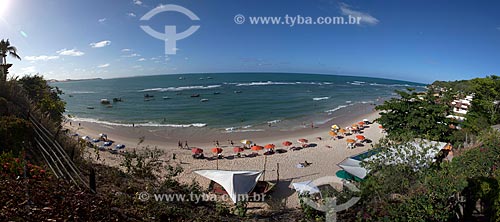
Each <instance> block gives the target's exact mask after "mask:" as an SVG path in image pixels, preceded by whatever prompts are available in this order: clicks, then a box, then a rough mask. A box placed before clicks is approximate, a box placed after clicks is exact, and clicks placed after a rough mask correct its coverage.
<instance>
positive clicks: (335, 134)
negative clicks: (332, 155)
mask: <svg viewBox="0 0 500 222" xmlns="http://www.w3.org/2000/svg"><path fill="white" fill-rule="evenodd" d="M328 134H330V136H337V133H336V132H333V131H330V132H328Z"/></svg>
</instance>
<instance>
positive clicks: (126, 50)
mask: <svg viewBox="0 0 500 222" xmlns="http://www.w3.org/2000/svg"><path fill="white" fill-rule="evenodd" d="M130 51H132V50H131V49H122V52H130Z"/></svg>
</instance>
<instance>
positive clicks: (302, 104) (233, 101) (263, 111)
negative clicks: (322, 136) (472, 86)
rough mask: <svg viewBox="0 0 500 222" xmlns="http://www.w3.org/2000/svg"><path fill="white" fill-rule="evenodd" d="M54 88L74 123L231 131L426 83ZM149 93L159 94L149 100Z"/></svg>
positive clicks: (144, 82) (228, 79) (320, 79)
mask: <svg viewBox="0 0 500 222" xmlns="http://www.w3.org/2000/svg"><path fill="white" fill-rule="evenodd" d="M52 85H54V86H57V87H59V88H60V89H61V90H62V91H63V92H64V95H63V96H62V97H63V99H64V100H65V101H66V103H67V105H66V114H69V115H71V116H72V119H73V120H75V121H88V122H97V123H103V124H108V125H117V126H131V124H132V123H134V124H135V125H137V126H150V127H207V128H211V129H220V130H222V131H224V132H245V131H260V130H262V129H263V126H267V125H268V124H269V123H271V125H273V126H274V125H277V126H279V125H283V126H288V125H290V124H287V123H291V122H294V123H297V122H306V121H307V123H309V121H310V122H314V123H315V124H321V123H324V122H326V121H328V120H329V119H331V118H332V116H334V115H335V112H336V111H338V110H340V109H349V108H350V107H354V105H356V104H378V103H379V102H380V101H381V100H383V99H388V98H390V97H394V96H395V94H394V90H396V89H405V88H407V87H413V88H423V87H424V85H422V84H418V83H412V82H405V81H398V80H389V79H380V78H367V77H352V76H335V75H316V74H289V73H223V74H220V73H218V74H217V73H207V74H184V75H161V76H145V77H130V78H117V79H104V80H85V81H69V82H58V83H52ZM146 94H148V95H152V96H154V97H152V98H150V99H149V100H145V98H144V96H145V95H146ZM194 94H199V97H191V96H192V95H194ZM164 97H168V99H164ZM113 98H121V99H122V100H123V101H122V102H113V101H112V100H113ZM101 99H108V100H110V101H111V105H112V107H110V106H106V105H102V104H100V100H101ZM202 99H204V100H208V101H205V102H202V101H201V100H202ZM88 107H94V109H88ZM295 125H296V124H295Z"/></svg>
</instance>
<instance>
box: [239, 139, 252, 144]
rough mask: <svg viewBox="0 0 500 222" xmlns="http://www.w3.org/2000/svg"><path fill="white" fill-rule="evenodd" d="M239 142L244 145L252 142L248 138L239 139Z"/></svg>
mask: <svg viewBox="0 0 500 222" xmlns="http://www.w3.org/2000/svg"><path fill="white" fill-rule="evenodd" d="M240 142H241V143H242V144H245V145H250V144H252V141H250V140H242V141H240Z"/></svg>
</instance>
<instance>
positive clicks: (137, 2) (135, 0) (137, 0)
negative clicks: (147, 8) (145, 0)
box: [133, 0, 142, 5]
mask: <svg viewBox="0 0 500 222" xmlns="http://www.w3.org/2000/svg"><path fill="white" fill-rule="evenodd" d="M133 2H134V5H142V1H141V0H133Z"/></svg>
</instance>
